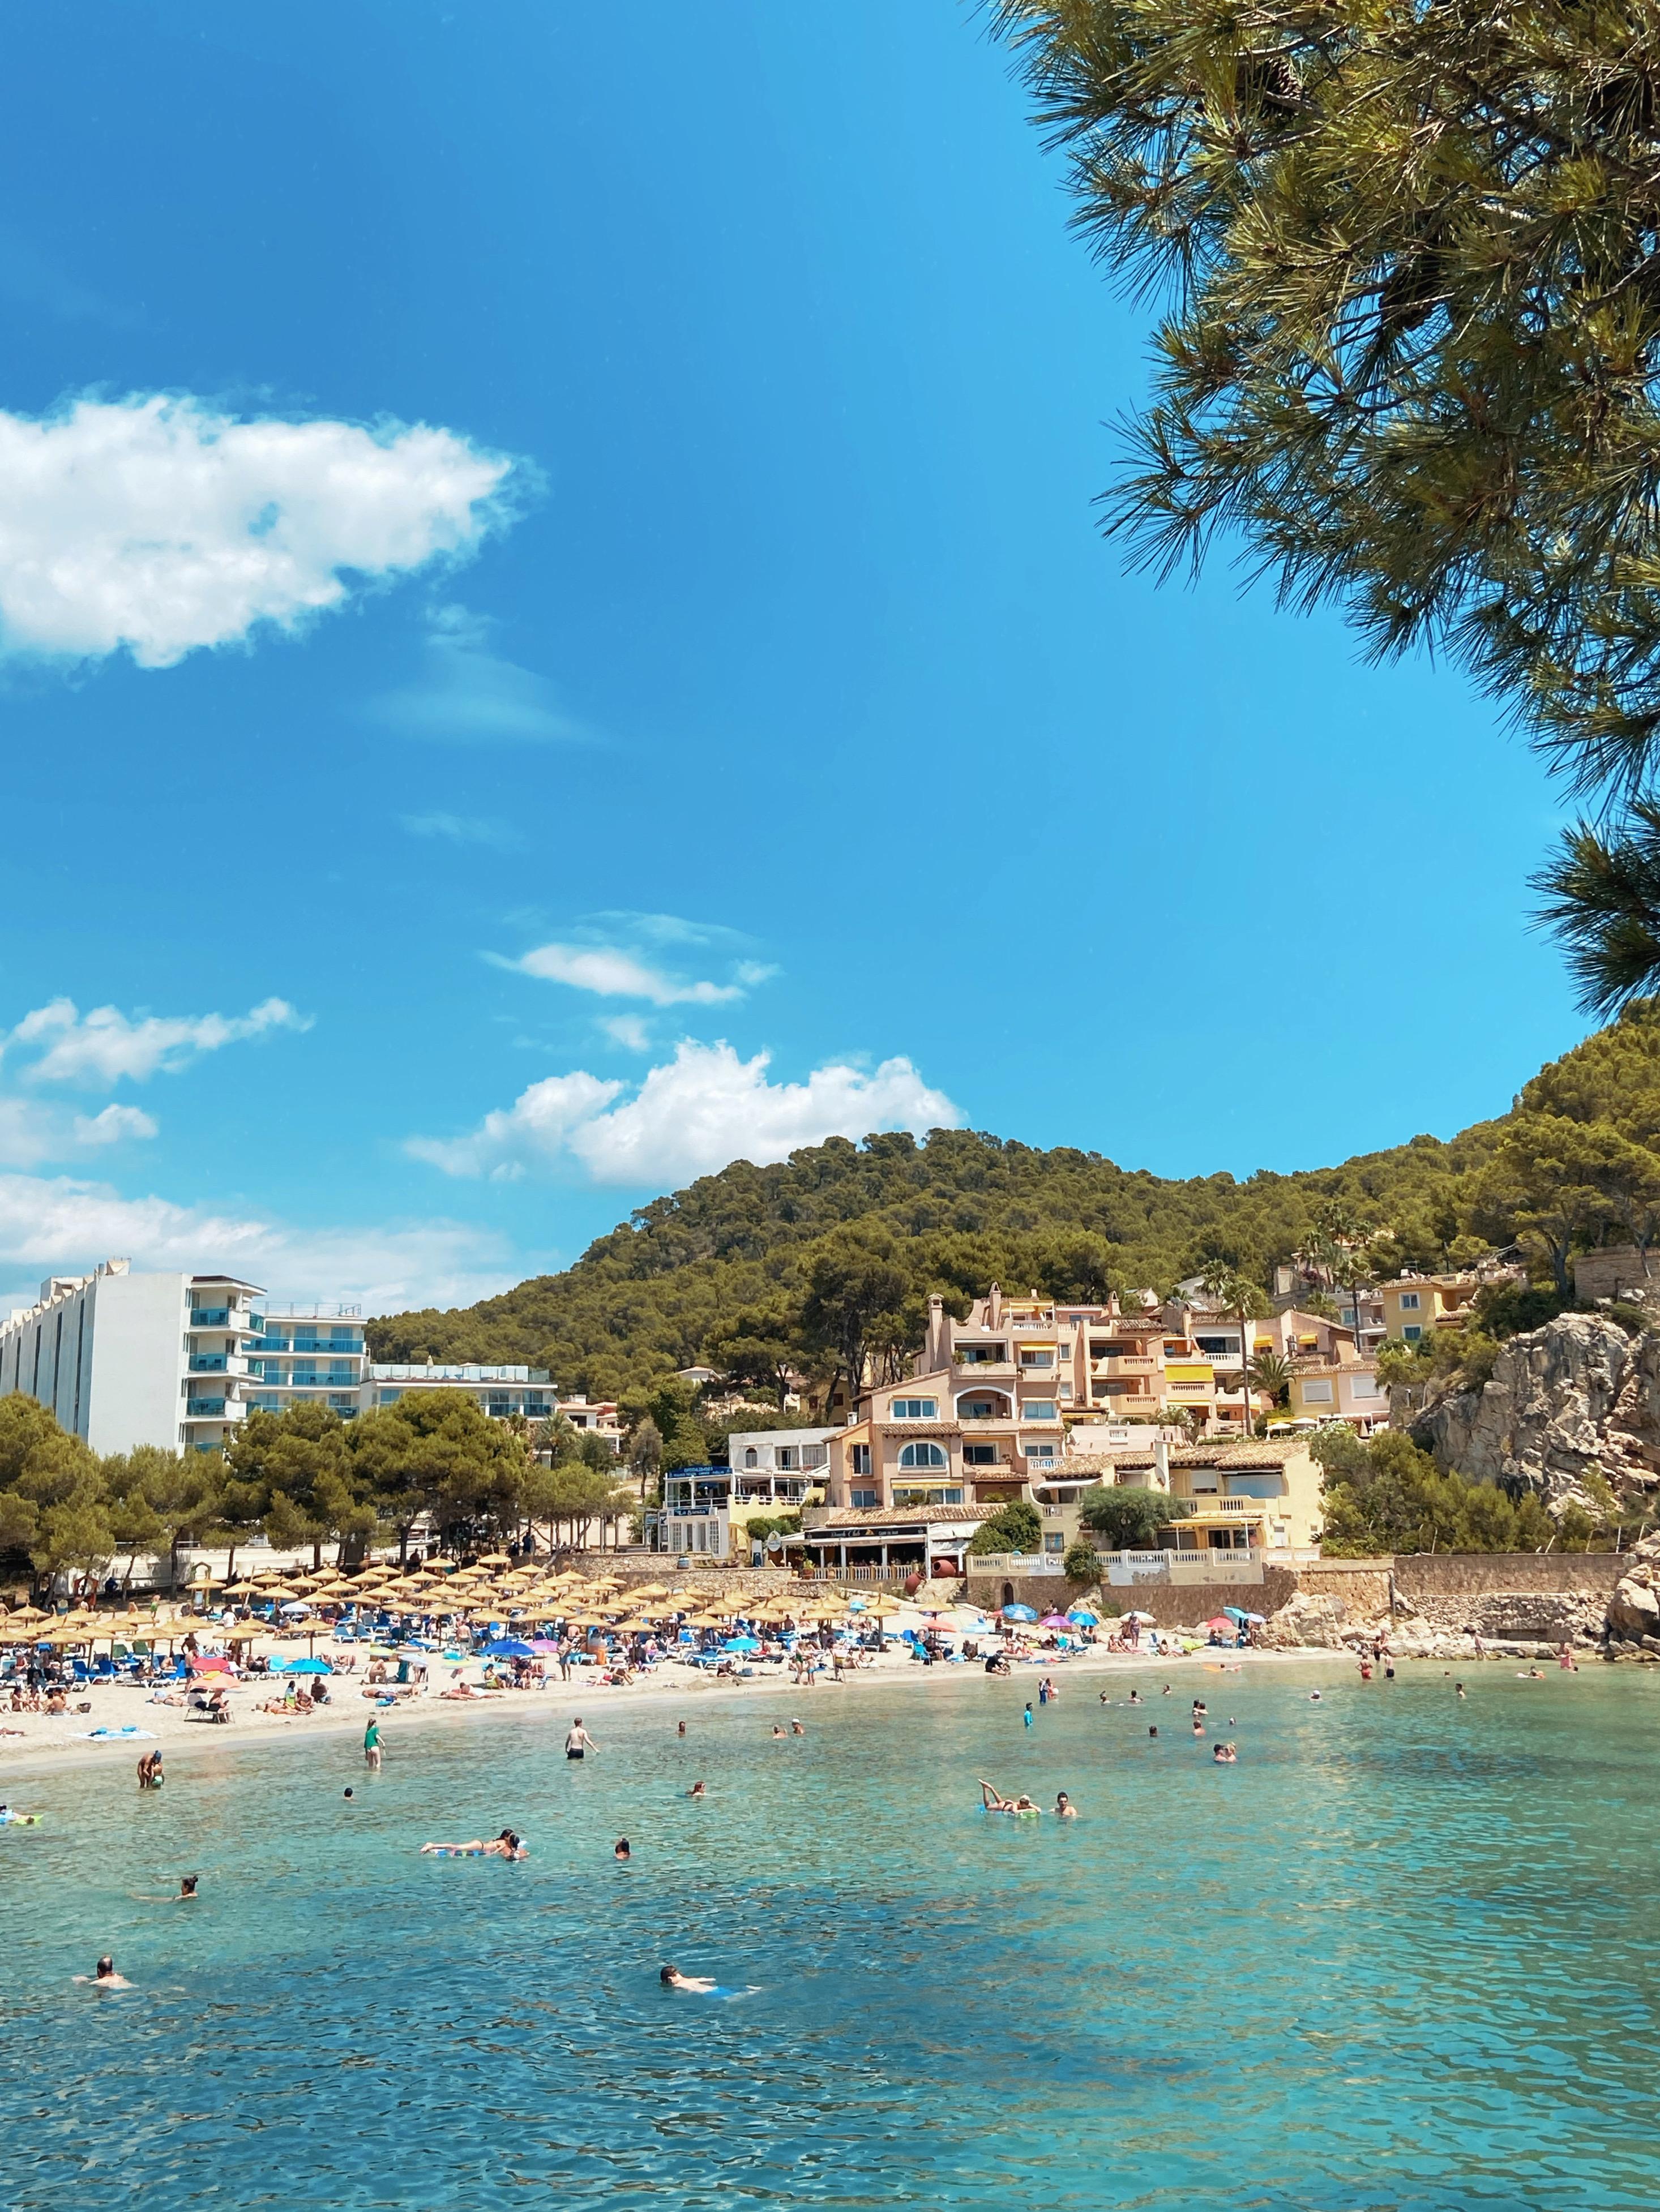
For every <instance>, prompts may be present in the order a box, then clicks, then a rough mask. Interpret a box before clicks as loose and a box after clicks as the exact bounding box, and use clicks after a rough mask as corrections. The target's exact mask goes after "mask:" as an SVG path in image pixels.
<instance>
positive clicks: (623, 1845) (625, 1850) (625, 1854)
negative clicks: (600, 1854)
mask: <svg viewBox="0 0 1660 2212" xmlns="http://www.w3.org/2000/svg"><path fill="white" fill-rule="evenodd" d="M611 1857H613V1858H614V1859H615V1860H616V1861H617V1864H618V1865H619V1866H626V1865H627V1864H628V1863H629V1860H630V1859H631V1858H632V1857H634V1854H633V1852H632V1851H631V1850H629V1839H628V1838H627V1837H626V1836H619V1837H618V1838H617V1843H616V1845H615V1847H614V1849H613V1850H612V1851H611Z"/></svg>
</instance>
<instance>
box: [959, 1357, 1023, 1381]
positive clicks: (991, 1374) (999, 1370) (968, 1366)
mask: <svg viewBox="0 0 1660 2212" xmlns="http://www.w3.org/2000/svg"><path fill="white" fill-rule="evenodd" d="M952 1366H953V1367H956V1368H959V1369H961V1370H963V1371H964V1373H966V1374H969V1375H972V1376H974V1378H975V1380H976V1382H979V1383H1012V1382H1013V1380H1014V1378H1015V1376H1016V1375H1017V1374H1018V1372H1019V1370H1018V1368H1017V1367H1016V1366H1015V1364H1014V1362H1013V1361H1012V1359H969V1358H964V1355H963V1353H962V1352H956V1353H954V1354H953V1355H952Z"/></svg>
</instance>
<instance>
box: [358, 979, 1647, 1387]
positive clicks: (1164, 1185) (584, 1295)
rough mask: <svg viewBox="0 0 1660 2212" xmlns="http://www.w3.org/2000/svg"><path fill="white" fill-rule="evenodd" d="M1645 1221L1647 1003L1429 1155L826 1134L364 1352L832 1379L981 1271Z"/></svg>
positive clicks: (1561, 1267)
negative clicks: (1133, 1159)
mask: <svg viewBox="0 0 1660 2212" xmlns="http://www.w3.org/2000/svg"><path fill="white" fill-rule="evenodd" d="M1294 1079H1295V1073H1294V1070H1292V1069H1290V1068H1288V1069H1287V1080H1294ZM1576 1146H1577V1147H1578V1151H1577V1152H1576ZM1581 1154H1584V1157H1583V1158H1582V1157H1580V1155H1581ZM1645 1205H1646V1206H1649V1207H1650V1208H1651V1210H1652V1211H1653V1212H1654V1214H1655V1222H1656V1225H1660V1002H1656V1001H1645V1002H1643V1003H1641V1004H1639V1005H1638V1006H1634V1007H1633V1008H1632V1009H1631V1010H1630V1011H1629V1012H1627V1014H1626V1015H1625V1016H1624V1017H1623V1018H1622V1019H1621V1020H1620V1022H1618V1023H1616V1024H1614V1026H1613V1027H1612V1028H1610V1029H1608V1030H1602V1031H1599V1032H1598V1033H1597V1034H1596V1036H1592V1037H1590V1038H1589V1039H1588V1040H1587V1041H1586V1042H1584V1044H1582V1045H1580V1046H1579V1047H1578V1048H1576V1049H1575V1050H1574V1051H1573V1052H1572V1053H1570V1054H1566V1056H1565V1057H1564V1058H1563V1059H1562V1060H1558V1061H1555V1062H1554V1063H1553V1064H1552V1065H1551V1066H1549V1067H1548V1068H1546V1069H1544V1070H1542V1071H1541V1073H1540V1075H1538V1076H1537V1077H1535V1079H1534V1080H1533V1081H1532V1082H1531V1083H1529V1085H1527V1087H1526V1089H1525V1090H1524V1091H1523V1094H1522V1096H1521V1097H1519V1098H1518V1099H1517V1102H1516V1103H1515V1105H1514V1106H1513V1107H1512V1108H1511V1112H1510V1113H1509V1114H1507V1115H1504V1116H1503V1117H1502V1118H1501V1119H1499V1120H1498V1121H1487V1122H1481V1123H1478V1124H1477V1125H1475V1127H1471V1128H1468V1129H1466V1130H1464V1131H1463V1132H1462V1133H1461V1134H1460V1135H1458V1136H1456V1137H1455V1138H1454V1139H1452V1140H1451V1142H1450V1143H1447V1144H1443V1143H1441V1142H1440V1141H1439V1140H1438V1139H1435V1138H1433V1137H1424V1136H1420V1137H1414V1139H1412V1140H1411V1142H1410V1143H1409V1144H1405V1145H1401V1146H1396V1147H1395V1149H1393V1150H1392V1151H1389V1152H1371V1153H1367V1154H1364V1155H1362V1156H1361V1157H1359V1158H1355V1159H1352V1160H1347V1161H1345V1162H1344V1163H1343V1164H1342V1165H1341V1166H1339V1167H1332V1168H1321V1169H1316V1170H1310V1171H1307V1172H1305V1173H1302V1174H1297V1175H1270V1174H1267V1173H1262V1174H1258V1175H1254V1176H1250V1178H1249V1179H1248V1180H1246V1181H1244V1182H1236V1181H1235V1180H1234V1178H1233V1177H1232V1176H1229V1175H1214V1176H1198V1177H1195V1178H1192V1179H1190V1180H1188V1181H1184V1182H1177V1181H1170V1180H1165V1179H1164V1178H1161V1177H1159V1176H1152V1175H1148V1174H1146V1173H1145V1172H1140V1171H1137V1170H1132V1169H1126V1168H1121V1167H1119V1166H1117V1165H1116V1164H1114V1163H1113V1162H1112V1161H1111V1160H1109V1159H1105V1158H1102V1156H1101V1155H1100V1154H1099V1153H1097V1152H1077V1151H1073V1150H1072V1149H1070V1148H1069V1147H1065V1146H1062V1147H1060V1148H1058V1149H1056V1150H1055V1151H1053V1152H1041V1151H1037V1150H1036V1149H1034V1148H1033V1147H1032V1146H1029V1145H1021V1144H1015V1143H1012V1142H1008V1141H1006V1140H1004V1139H1000V1138H997V1137H992V1136H983V1135H978V1134H975V1133H970V1132H968V1131H965V1130H938V1131H935V1132H934V1133H933V1135H932V1136H930V1137H929V1139H928V1140H927V1143H926V1144H919V1143H917V1142H916V1141H915V1139H912V1138H910V1137H909V1136H905V1135H897V1136H895V1135H889V1136H873V1137H870V1138H867V1139H866V1140H865V1142H864V1143H863V1144H862V1145H854V1144H850V1143H849V1142H848V1141H847V1139H843V1138H834V1139H831V1140H830V1142H829V1143H828V1144H824V1145H819V1146H813V1147H812V1149H810V1150H808V1151H805V1152H798V1153H796V1154H795V1155H794V1158H791V1159H790V1160H788V1161H787V1162H786V1163H784V1164H781V1165H779V1166H776V1167H766V1168H757V1167H752V1166H751V1165H750V1164H749V1163H748V1162H747V1161H744V1160H739V1161H737V1162H734V1164H733V1165H732V1166H731V1167H728V1168H726V1169H723V1170H721V1173H720V1174H719V1175H714V1176H703V1177H702V1178H701V1179H700V1180H699V1181H698V1182H695V1183H693V1184H692V1185H691V1186H690V1188H688V1189H685V1190H681V1191H676V1192H675V1193H674V1194H672V1196H671V1197H667V1198H660V1199H656V1200H654V1201H653V1202H652V1204H651V1205H649V1206H642V1208H641V1209H640V1211H639V1212H637V1213H635V1215H634V1216H633V1217H632V1218H631V1219H630V1220H629V1221H627V1222H625V1223H623V1224H622V1225H620V1226H619V1227H617V1228H616V1229H614V1230H613V1231H611V1234H610V1235H609V1236H607V1237H600V1238H599V1240H598V1241H597V1242H596V1243H594V1244H593V1245H592V1246H590V1248H589V1249H588V1250H587V1252H585V1253H584V1254H583V1255H582V1257H581V1259H580V1260H579V1261H577V1262H576V1264H575V1267H569V1268H568V1269H567V1270H566V1271H565V1272H564V1273H562V1274H558V1275H542V1276H538V1277H537V1278H535V1279H533V1280H532V1281H530V1282H526V1283H521V1284H520V1285H519V1287H518V1288H517V1289H516V1290H513V1291H508V1292H507V1293H506V1294H505V1295H503V1296H502V1297H496V1298H488V1299H485V1300H484V1301H483V1303H482V1304H478V1305H476V1306H470V1307H466V1308H464V1309H459V1310H453V1311H451V1312H447V1313H440V1312H435V1311H429V1312H422V1313H405V1314H397V1315H392V1316H388V1317H386V1319H383V1320H380V1321H375V1322H371V1323H370V1325H369V1337H370V1340H371V1343H372V1344H373V1346H374V1352H375V1355H376V1357H377V1358H397V1359H419V1358H423V1357H424V1356H426V1355H428V1354H430V1355H431V1356H432V1357H433V1358H441V1359H477V1360H491V1359H517V1360H530V1361H533V1362H534V1363H536V1364H538V1365H542V1366H545V1367H547V1368H548V1369H549V1370H550V1372H551V1374H552V1375H553V1376H554V1377H555V1379H556V1382H557V1383H558V1384H559V1386H560V1387H561V1388H562V1389H565V1390H581V1389H586V1390H587V1391H588V1392H589V1393H591V1394H599V1395H605V1396H615V1397H622V1396H626V1395H637V1394H639V1393H641V1392H642V1391H643V1390H644V1389H647V1388H648V1386H649V1385H650V1384H651V1383H653V1382H654V1381H656V1380H658V1379H660V1378H661V1377H662V1376H665V1375H666V1374H668V1373H670V1372H671V1371H672V1370H673V1369H675V1368H677V1367H684V1366H690V1365H691V1364H693V1363H694V1362H696V1361H699V1360H702V1361H705V1362H707V1364H709V1365H711V1366H714V1367H719V1368H722V1369H725V1370H729V1371H733V1372H735V1373H739V1374H744V1375H746V1376H748V1378H749V1379H750V1380H751V1381H752V1382H754V1383H757V1385H763V1384H764V1383H765V1380H766V1378H767V1376H768V1373H769V1367H772V1366H775V1365H776V1364H779V1363H780V1362H781V1360H782V1359H784V1358H790V1359H792V1360H794V1362H795V1363H796V1364H800V1365H802V1366H804V1367H806V1368H808V1369H810V1370H812V1371H815V1372H821V1373H822V1372H826V1371H828V1368H829V1365H830V1364H831V1363H832V1362H833V1359H834V1356H835V1352H836V1346H837V1343H838V1340H839V1336H842V1337H844V1336H845V1333H846V1316H847V1313H848V1308H849V1304H850V1303H851V1304H853V1305H855V1306H860V1308H861V1311H862V1315H863V1322H862V1324H861V1325H863V1326H865V1327H866V1342H867V1343H868V1344H869V1346H871V1348H873V1350H876V1351H878V1352H882V1351H888V1352H891V1354H892V1356H894V1357H896V1358H897V1356H898V1355H899V1354H900V1353H901V1352H903V1350H906V1349H909V1347H911V1346H914V1345H915V1343H916V1342H918V1341H919V1340H920V1336H921V1316H922V1305H923V1301H924V1300H925V1298H926V1297H927V1295H928V1293H929V1292H930V1291H942V1292H943V1293H945V1294H946V1297H947V1298H948V1299H950V1300H951V1302H952V1304H955V1305H957V1306H958V1309H959V1310H961V1307H962V1304H963V1302H964V1300H966V1299H967V1298H968V1297H970V1296H971V1295H973V1294H975V1293H977V1292H979V1291H983V1290H984V1289H985V1287H986V1285H987V1284H988V1283H989V1282H990V1281H991V1280H992V1279H994V1278H995V1279H997V1280H999V1281H1000V1282H1001V1283H1002V1284H1004V1285H1005V1286H1006V1287H1008V1288H1012V1289H1017V1290H1020V1291H1026V1290H1030V1289H1032V1288H1037V1289H1040V1290H1043V1291H1046V1292H1048V1293H1049V1294H1050V1295H1052V1296H1054V1297H1063V1298H1079V1299H1083V1298H1091V1299H1093V1298H1098V1297H1102V1296H1104V1293H1105V1292H1106V1291H1109V1290H1116V1291H1126V1290H1131V1289H1137V1288H1141V1287H1143V1286H1146V1287H1150V1288H1152V1289H1154V1290H1156V1291H1160V1292H1163V1291H1167V1290H1168V1289H1169V1288H1170V1287H1171V1285H1173V1284H1174V1283H1176V1282H1177V1281H1178V1280H1179V1279H1181V1278H1183V1276H1185V1275H1189V1274H1191V1273H1193V1272H1194V1271H1195V1269H1197V1268H1200V1267H1203V1266H1204V1265H1205V1264H1206V1263H1207V1262H1208V1261H1217V1260H1220V1261H1225V1262H1226V1263H1227V1264H1229V1265H1230V1266H1231V1267H1235V1268H1237V1270H1239V1271H1240V1272H1241V1273H1244V1274H1246V1275H1248V1276H1250V1278H1252V1279H1254V1280H1255V1281H1256V1282H1257V1283H1259V1284H1263V1285H1266V1284H1267V1283H1268V1281H1269V1279H1270V1276H1271V1271H1272V1269H1273V1267H1274V1265H1275V1264H1276V1263H1277V1262H1280V1261H1286V1260H1288V1259H1289V1258H1291V1256H1292V1254H1293V1253H1295V1252H1296V1251H1297V1250H1298V1249H1299V1248H1302V1247H1304V1245H1305V1244H1306V1243H1307V1240H1308V1239H1309V1237H1310V1233H1311V1232H1312V1231H1314V1229H1315V1227H1316V1223H1317V1221H1318V1219H1319V1218H1320V1216H1321V1215H1322V1214H1323V1213H1325V1214H1327V1215H1328V1216H1329V1214H1330V1212H1331V1209H1333V1208H1334V1207H1335V1206H1337V1207H1341V1208H1342V1209H1343V1210H1344V1211H1345V1212H1347V1214H1348V1215H1349V1216H1350V1218H1357V1217H1358V1218H1359V1219H1360V1220H1362V1221H1363V1222H1364V1223H1365V1225H1367V1226H1368V1227H1369V1228H1370V1229H1371V1231H1373V1232H1375V1233H1374V1237H1373V1241H1372V1248H1371V1253H1370V1255H1369V1256H1370V1259H1371V1264H1372V1265H1373V1266H1374V1267H1376V1268H1377V1269H1379V1270H1383V1271H1388V1272H1393V1271H1394V1270H1395V1269H1396V1268H1398V1267H1402V1266H1411V1267H1439V1266H1444V1265H1445V1264H1447V1263H1448V1262H1449V1261H1457V1260H1458V1259H1460V1258H1461V1257H1463V1256H1465V1255H1467V1254H1468V1253H1469V1252H1471V1251H1473V1250H1474V1249H1476V1247H1477V1246H1478V1244H1480V1245H1486V1244H1487V1243H1492V1242H1494V1241H1497V1242H1506V1241H1508V1240H1510V1239H1511V1238H1512V1237H1518V1238H1520V1239H1521V1240H1522V1241H1523V1243H1524V1244H1525V1245H1527V1247H1528V1248H1529V1250H1530V1251H1531V1253H1532V1254H1533V1255H1534V1257H1535V1261H1536V1272H1537V1273H1539V1274H1540V1275H1541V1279H1545V1278H1548V1276H1549V1274H1550V1273H1552V1271H1553V1270H1554V1271H1555V1273H1556V1274H1557V1276H1558V1278H1559V1279H1561V1278H1562V1276H1563V1275H1564V1273H1565V1270H1566V1263H1567V1255H1568V1254H1569V1253H1570V1252H1571V1251H1572V1249H1574V1248H1575V1247H1576V1246H1579V1247H1584V1246H1585V1245H1588V1244H1590V1243H1596V1242H1597V1241H1598V1240H1599V1239H1602V1238H1604V1237H1612V1238H1616V1239H1618V1240H1619V1241H1622V1242H1623V1241H1626V1240H1627V1237H1629V1236H1630V1235H1631V1234H1633V1233H1637V1234H1639V1236H1640V1235H1641V1234H1643V1233H1644V1231H1645V1227H1646V1225H1647V1216H1646V1215H1645V1213H1644V1212H1643V1211H1642V1208H1643V1206H1645ZM1633 1208H1635V1209H1636V1211H1633ZM1648 1233H1653V1231H1652V1230H1649V1232H1648ZM861 1302H862V1303H861Z"/></svg>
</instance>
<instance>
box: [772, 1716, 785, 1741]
mask: <svg viewBox="0 0 1660 2212" xmlns="http://www.w3.org/2000/svg"><path fill="white" fill-rule="evenodd" d="M772 1740H773V1741H774V1742H775V1743H782V1742H783V1741H785V1736H784V1731H783V1729H781V1728H780V1727H779V1725H778V1723H777V1722H776V1721H775V1722H774V1723H773V1724H772Z"/></svg>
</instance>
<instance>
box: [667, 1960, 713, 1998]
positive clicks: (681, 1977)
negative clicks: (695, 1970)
mask: <svg viewBox="0 0 1660 2212" xmlns="http://www.w3.org/2000/svg"><path fill="white" fill-rule="evenodd" d="M657 1978H658V1980H659V1981H660V1982H661V1984H663V1987H664V1988H665V1989H666V1990H690V1991H691V1992H692V1994H693V1995H694V1996H708V1993H709V1991H710V1990H713V1989H716V1988H718V1987H719V1986H720V1985H719V1984H718V1983H716V1982H714V1981H711V1980H710V1978H709V1977H708V1975H707V1974H683V1973H682V1972H681V1971H680V1969H679V1967H678V1966H665V1967H664V1969H663V1971H662V1972H661V1973H660V1975H659V1976H658V1977H657Z"/></svg>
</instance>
